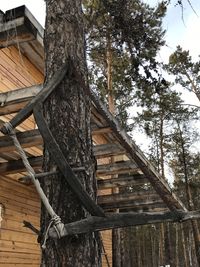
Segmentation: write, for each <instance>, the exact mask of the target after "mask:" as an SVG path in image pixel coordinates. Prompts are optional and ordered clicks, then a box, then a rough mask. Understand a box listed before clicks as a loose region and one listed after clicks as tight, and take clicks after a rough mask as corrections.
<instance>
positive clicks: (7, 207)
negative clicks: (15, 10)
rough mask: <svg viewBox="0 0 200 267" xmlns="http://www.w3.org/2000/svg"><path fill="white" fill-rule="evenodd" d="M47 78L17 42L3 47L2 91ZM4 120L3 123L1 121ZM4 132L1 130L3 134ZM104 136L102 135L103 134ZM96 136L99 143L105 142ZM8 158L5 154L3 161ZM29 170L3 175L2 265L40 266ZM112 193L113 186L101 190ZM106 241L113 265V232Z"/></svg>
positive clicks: (35, 200) (106, 234)
mask: <svg viewBox="0 0 200 267" xmlns="http://www.w3.org/2000/svg"><path fill="white" fill-rule="evenodd" d="M42 82H43V73H41V72H40V71H39V70H38V69H37V68H36V67H35V66H34V65H33V64H32V63H31V62H30V61H29V59H28V58H27V57H26V56H24V55H22V53H21V51H20V49H19V48H16V47H14V46H11V47H8V48H4V49H1V50H0V92H7V91H10V90H15V89H18V88H23V87H29V86H31V85H34V84H40V83H42ZM12 116H13V115H7V116H1V117H0V120H1V121H4V122H5V121H8V120H10V119H11V117H12ZM0 124H1V123H0ZM35 126H36V125H35V122H34V120H33V118H32V117H31V118H30V119H28V120H26V121H25V123H23V124H22V125H20V126H19V127H18V130H19V131H25V130H29V129H34V128H35ZM0 135H1V134H0ZM99 138H100V137H99ZM99 138H97V137H96V139H97V140H94V141H97V143H104V140H100V139H101V138H100V139H99ZM26 151H27V152H28V153H29V155H32V156H39V155H41V154H42V148H39V149H38V148H35V147H34V148H29V149H26ZM7 157H8V159H17V158H19V156H18V154H17V153H14V154H13V153H12V154H9V153H8V155H7ZM3 161H4V159H2V158H1V155H0V162H3ZM23 175H25V174H15V175H7V176H0V207H1V204H2V206H3V213H2V222H1V227H0V266H1V267H12V266H19V267H25V266H26V267H28V266H33V267H36V266H37V267H39V265H40V264H39V263H40V248H39V246H38V243H37V237H36V235H35V234H33V233H32V232H31V231H30V230H29V229H26V228H24V227H23V220H27V221H30V222H31V223H32V224H33V225H34V226H36V227H37V228H39V218H40V200H39V199H38V196H37V193H36V192H35V190H34V187H33V186H29V187H28V186H26V185H22V184H20V183H19V182H18V178H20V177H22V176H23ZM99 193H100V194H109V193H110V190H105V191H104V192H102V191H101V192H99ZM102 239H103V244H104V247H105V250H106V254H107V256H108V259H109V262H110V266H112V233H111V231H104V232H102ZM102 262H103V267H108V264H107V261H106V257H105V254H102Z"/></svg>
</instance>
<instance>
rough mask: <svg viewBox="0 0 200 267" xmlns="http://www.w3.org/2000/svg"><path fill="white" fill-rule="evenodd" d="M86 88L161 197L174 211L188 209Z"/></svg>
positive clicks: (121, 142)
mask: <svg viewBox="0 0 200 267" xmlns="http://www.w3.org/2000/svg"><path fill="white" fill-rule="evenodd" d="M79 78H80V77H79ZM86 90H87V91H88V92H89V94H90V97H91V99H92V101H93V103H94V104H95V105H96V107H97V109H98V111H99V113H100V114H101V115H102V116H103V118H104V119H105V120H106V122H107V124H108V125H109V126H110V127H111V128H112V130H113V133H114V135H115V136H116V138H117V139H118V141H119V142H120V144H121V145H122V146H123V147H124V149H125V150H126V152H127V154H128V155H129V158H130V159H133V160H134V162H136V164H137V166H138V167H139V168H140V169H141V171H142V172H143V173H144V174H145V176H146V177H147V178H148V179H149V181H150V182H151V184H152V186H153V187H154V188H155V190H156V192H157V193H158V194H159V195H160V197H161V198H162V199H163V201H164V202H165V203H166V204H167V205H168V207H169V208H170V209H171V210H172V211H174V212H176V210H177V209H184V210H186V208H185V206H184V205H183V204H182V203H181V201H180V200H179V199H178V198H177V197H176V196H175V194H173V193H172V192H171V189H170V187H169V185H168V184H167V182H166V181H165V180H164V179H162V177H161V176H160V175H159V174H158V173H157V171H156V170H155V168H154V167H153V165H152V164H151V163H150V162H149V161H148V160H147V158H146V157H145V156H144V154H143V153H142V151H141V150H140V149H139V147H138V146H137V145H136V144H135V143H134V142H133V141H132V140H131V138H130V137H129V136H128V135H127V134H126V133H125V131H124V130H123V129H122V128H121V127H120V125H119V123H118V122H117V120H116V119H115V118H114V117H113V116H112V114H111V113H110V112H108V110H107V109H106V108H105V107H104V105H103V104H102V102H101V101H100V99H99V98H98V97H97V95H96V94H95V93H94V92H93V91H91V90H90V89H89V88H86Z"/></svg>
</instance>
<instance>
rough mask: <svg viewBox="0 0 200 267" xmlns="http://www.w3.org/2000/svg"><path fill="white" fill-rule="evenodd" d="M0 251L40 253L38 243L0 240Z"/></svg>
mask: <svg viewBox="0 0 200 267" xmlns="http://www.w3.org/2000/svg"><path fill="white" fill-rule="evenodd" d="M0 251H2V252H3V251H5V252H10V253H11V252H15V253H29V254H36V255H40V254H41V252H40V245H39V244H36V243H34V244H30V243H25V242H16V241H8V240H0Z"/></svg>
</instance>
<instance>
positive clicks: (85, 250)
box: [41, 0, 101, 267]
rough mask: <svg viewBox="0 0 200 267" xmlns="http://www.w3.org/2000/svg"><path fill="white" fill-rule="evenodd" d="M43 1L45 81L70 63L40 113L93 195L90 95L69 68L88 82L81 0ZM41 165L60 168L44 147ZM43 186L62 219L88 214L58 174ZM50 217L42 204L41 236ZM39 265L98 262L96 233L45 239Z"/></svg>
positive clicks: (59, 266)
mask: <svg viewBox="0 0 200 267" xmlns="http://www.w3.org/2000/svg"><path fill="white" fill-rule="evenodd" d="M46 5H47V17H46V31H45V38H44V43H45V57H46V70H45V75H46V77H45V83H47V82H48V80H49V79H50V78H51V77H52V76H53V74H54V73H55V72H57V71H58V69H60V67H61V66H62V65H63V64H64V63H66V62H69V64H70V67H71V70H72V71H71V73H70V74H69V73H68V74H67V75H66V76H65V77H64V79H63V81H62V82H61V83H60V85H59V86H58V88H57V90H56V92H55V93H52V94H51V96H50V97H49V98H48V100H47V101H46V103H45V105H44V115H45V117H46V120H47V122H48V125H49V128H50V130H51V131H52V134H53V136H54V137H55V139H56V141H57V143H58V144H59V146H60V148H61V150H62V152H63V154H64V155H65V158H66V160H67V161H68V163H69V164H70V166H72V167H85V170H86V171H82V172H79V174H78V175H79V179H80V181H81V183H82V184H83V186H84V187H85V189H86V190H87V192H88V193H89V194H90V196H91V197H92V198H93V199H96V180H95V176H94V171H95V168H94V167H95V161H94V157H93V154H92V141H91V132H90V99H89V97H88V96H87V93H86V92H85V91H84V89H83V86H81V83H80V81H77V80H76V79H75V75H73V72H74V71H76V72H78V73H79V74H80V75H81V76H82V78H83V80H84V81H85V83H86V84H87V68H86V57H85V42H84V30H83V21H82V10H81V0H74V1H70V0H57V1H50V0H46ZM43 166H44V170H45V171H52V170H58V171H59V166H55V163H54V162H53V160H52V156H51V154H50V151H48V150H47V149H46V148H45V149H44V163H43ZM42 186H43V189H44V192H45V194H46V195H47V197H48V199H49V201H50V203H51V205H52V207H53V209H54V210H55V212H56V213H57V214H58V215H59V216H60V217H61V220H62V222H63V223H65V224H66V223H69V222H73V221H77V220H80V219H82V218H86V217H87V216H88V215H89V214H88V212H87V211H86V210H85V209H84V208H83V206H82V204H81V203H80V201H79V200H78V199H77V198H76V197H75V195H74V193H73V192H72V190H71V188H70V187H69V186H68V184H67V183H66V182H65V180H64V178H63V177H62V175H61V174H60V172H58V174H55V175H53V176H51V177H47V178H46V179H44V180H43V185H42ZM49 221H50V218H49V215H48V214H47V212H46V210H45V208H44V207H43V206H42V214H41V233H42V234H43V235H44V233H45V231H46V229H47V227H48V224H49ZM43 235H42V237H43ZM41 266H48V267H51V266H52V267H65V266H67V267H75V266H76V267H79V266H92V267H94V266H101V251H100V240H99V236H98V234H94V233H88V234H82V235H79V236H71V237H64V238H62V239H60V240H53V239H50V238H49V239H48V241H47V248H46V249H45V250H44V251H43V252H42V262H41Z"/></svg>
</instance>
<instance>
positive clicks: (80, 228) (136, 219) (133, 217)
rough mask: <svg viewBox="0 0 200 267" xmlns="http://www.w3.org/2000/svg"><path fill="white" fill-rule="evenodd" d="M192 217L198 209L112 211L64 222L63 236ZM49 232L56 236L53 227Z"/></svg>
mask: <svg viewBox="0 0 200 267" xmlns="http://www.w3.org/2000/svg"><path fill="white" fill-rule="evenodd" d="M193 219H200V211H191V212H186V211H180V210H177V214H176V215H175V214H174V212H156V213H139V214H138V213H135V212H128V213H114V214H108V215H107V216H106V217H105V218H99V217H89V218H87V219H84V220H81V221H77V222H72V223H69V224H65V236H67V235H75V234H82V233H87V232H95V231H103V230H108V229H114V228H122V227H128V226H136V225H147V224H156V223H161V222H183V221H188V220H193ZM49 234H50V236H51V237H53V238H57V234H56V233H55V230H54V229H53V228H51V229H50V232H49Z"/></svg>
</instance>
